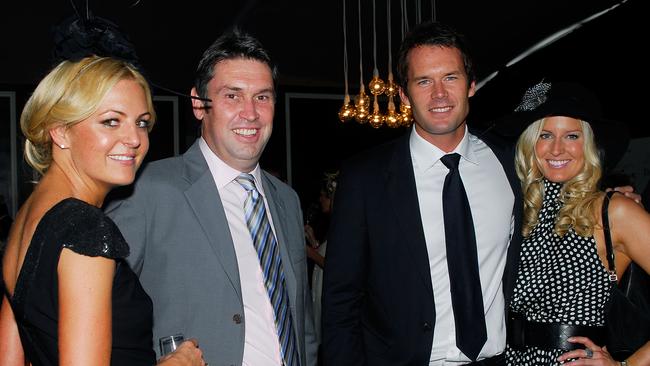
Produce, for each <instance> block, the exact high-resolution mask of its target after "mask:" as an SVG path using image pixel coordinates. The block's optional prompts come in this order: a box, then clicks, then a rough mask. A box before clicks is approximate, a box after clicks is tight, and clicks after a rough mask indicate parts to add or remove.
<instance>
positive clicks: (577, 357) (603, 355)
mask: <svg viewBox="0 0 650 366" xmlns="http://www.w3.org/2000/svg"><path fill="white" fill-rule="evenodd" d="M568 341H569V342H571V343H581V344H583V345H584V346H585V349H576V350H573V351H569V352H567V353H564V354H563V355H561V356H560V357H558V358H557V360H558V361H560V362H562V361H566V360H569V359H573V361H570V362H567V363H565V364H564V366H572V365H596V366H619V365H620V363H619V362H618V361H615V360H614V359H613V358H612V356H611V355H610V354H609V352H607V347H602V348H601V347H599V346H598V345H596V344H595V343H594V342H592V341H591V339H589V338H587V337H571V338H569V339H568Z"/></svg>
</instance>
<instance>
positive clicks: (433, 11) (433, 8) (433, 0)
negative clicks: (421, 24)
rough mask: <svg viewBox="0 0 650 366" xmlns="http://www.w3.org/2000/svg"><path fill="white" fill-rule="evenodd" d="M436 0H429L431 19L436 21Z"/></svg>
mask: <svg viewBox="0 0 650 366" xmlns="http://www.w3.org/2000/svg"><path fill="white" fill-rule="evenodd" d="M436 10H437V9H436V0H431V20H432V21H434V22H435V21H436V20H438V16H437V15H438V14H436Z"/></svg>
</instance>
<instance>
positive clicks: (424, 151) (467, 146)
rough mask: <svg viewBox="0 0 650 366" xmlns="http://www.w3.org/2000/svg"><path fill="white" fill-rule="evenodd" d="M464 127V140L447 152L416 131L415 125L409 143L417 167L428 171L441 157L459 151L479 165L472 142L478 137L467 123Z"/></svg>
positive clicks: (462, 155) (465, 157)
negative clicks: (470, 130)
mask: <svg viewBox="0 0 650 366" xmlns="http://www.w3.org/2000/svg"><path fill="white" fill-rule="evenodd" d="M464 129H465V131H464V134H463V138H462V140H460V142H459V143H458V145H457V146H456V148H454V150H453V151H451V152H449V153H447V152H444V151H443V150H441V149H440V148H438V147H437V146H435V145H433V144H432V143H430V142H429V141H427V140H425V139H424V138H423V137H422V136H420V135H419V134H418V133H417V132H416V131H415V127H413V128H412V129H411V136H410V139H409V144H410V147H411V158H412V159H413V165H414V166H415V167H416V169H419V170H422V171H426V170H428V169H430V168H431V167H433V166H434V165H435V164H437V163H438V162H439V161H440V158H441V157H443V156H444V155H446V154H451V153H458V154H459V155H460V156H461V157H462V158H463V159H464V160H466V161H468V162H470V163H472V164H476V165H478V163H479V162H478V159H477V157H476V153H475V152H474V144H473V143H472V142H473V141H475V140H476V139H477V137H476V136H474V135H472V134H470V133H469V131H468V129H467V125H465V126H464Z"/></svg>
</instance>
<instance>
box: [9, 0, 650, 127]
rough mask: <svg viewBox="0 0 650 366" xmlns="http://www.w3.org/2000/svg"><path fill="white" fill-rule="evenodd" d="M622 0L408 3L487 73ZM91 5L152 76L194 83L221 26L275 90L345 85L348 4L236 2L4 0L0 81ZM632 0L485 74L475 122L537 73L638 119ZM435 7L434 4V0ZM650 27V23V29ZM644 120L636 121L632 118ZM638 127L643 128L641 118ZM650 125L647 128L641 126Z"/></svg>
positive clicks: (354, 14)
mask: <svg viewBox="0 0 650 366" xmlns="http://www.w3.org/2000/svg"><path fill="white" fill-rule="evenodd" d="M401 2H402V0H392V1H391V16H392V28H391V34H392V37H391V39H392V40H393V42H392V44H393V47H392V48H393V52H395V49H396V48H397V46H398V43H399V39H400V38H401V35H402V31H401V28H402V27H401V20H402V18H403V16H402V13H401V11H400V5H401ZM618 2H619V0H590V1H567V0H526V1H519V0H505V1H470V0H448V1H442V0H437V1H436V0H430V1H427V0H424V1H421V0H406V4H407V14H408V15H407V19H408V22H409V24H410V25H413V24H414V23H415V22H416V18H417V13H418V11H417V8H418V7H419V8H420V11H419V13H420V19H422V20H428V19H430V18H432V13H434V12H435V17H436V18H437V19H438V20H441V21H443V22H446V23H448V24H451V25H453V26H455V27H457V28H458V29H460V30H461V31H463V32H464V33H465V34H466V35H467V36H468V38H469V40H470V42H471V43H472V46H473V48H474V51H475V54H474V57H475V61H476V63H477V66H478V76H479V79H482V78H484V77H486V76H487V75H489V74H490V73H492V72H493V71H496V70H499V69H502V67H503V65H505V64H506V63H507V62H508V61H509V60H511V59H512V58H514V57H515V56H517V55H518V54H520V53H521V52H522V51H524V50H526V49H527V48H528V47H530V46H531V45H532V44H534V43H535V42H537V41H539V40H541V39H543V38H545V37H546V36H548V35H550V34H552V33H553V32H556V31H558V30H560V29H562V28H564V27H566V26H569V25H571V24H573V23H575V22H578V21H580V20H583V19H585V18H586V17H588V16H590V15H592V14H594V13H597V12H598V11H601V10H604V9H606V8H608V7H611V6H612V5H614V4H617V3H618ZM73 3H75V4H76V6H77V7H78V8H82V9H83V8H84V7H85V6H86V5H85V4H89V8H90V9H91V10H92V12H93V13H94V14H95V15H96V16H99V17H102V18H106V19H109V20H111V21H113V22H115V23H117V24H118V25H120V26H121V27H122V29H123V30H124V31H125V33H127V34H128V36H129V37H130V39H131V40H132V41H133V43H134V44H135V46H136V51H137V53H138V55H139V57H140V59H141V62H142V64H143V65H144V68H145V69H146V70H147V72H148V73H149V75H150V77H151V79H152V80H154V81H155V82H156V83H157V84H160V85H164V86H167V87H169V88H171V89H174V90H178V91H183V92H187V91H188V90H189V89H190V88H191V83H192V77H193V71H194V69H195V66H196V64H197V62H198V60H199V58H200V54H201V52H202V51H203V50H204V49H205V48H206V47H207V46H208V45H209V44H210V43H211V42H212V41H213V40H214V39H215V38H216V37H217V36H218V35H219V34H221V33H222V32H223V31H224V30H226V29H228V28H231V27H232V26H233V25H238V26H239V27H240V28H242V29H244V30H246V31H248V32H250V33H252V34H253V35H255V36H257V37H258V38H259V39H260V40H261V41H262V43H263V44H264V45H265V46H266V48H268V49H269V50H270V52H271V54H272V56H273V57H274V58H275V60H276V62H277V63H278V65H279V70H280V91H281V92H282V91H310V92H327V93H337V94H340V93H342V92H343V83H344V76H343V48H344V47H343V35H342V31H343V5H342V4H343V3H344V2H343V1H342V0H329V1H309V0H266V1H262V0H241V1H227V2H225V1H218V0H213V1H202V0H197V1H193V2H192V1H182V2H181V1H175V0H167V1H153V0H129V1H126V0H112V1H104V2H92V1H89V0H88V1H81V0H48V1H42V2H34V1H5V2H3V5H2V11H0V45H2V49H3V52H2V56H0V84H3V85H30V86H31V85H33V84H34V83H36V82H37V81H38V80H39V79H40V77H41V76H42V75H44V73H45V71H46V70H47V68H48V67H49V65H50V54H51V50H52V37H51V32H50V29H51V27H52V26H53V25H56V24H57V23H59V22H60V21H62V20H63V19H64V18H66V17H68V16H70V15H72V14H73V13H74V11H73V5H72V4H73ZM641 3H642V1H641V0H628V1H627V2H625V3H624V4H622V5H621V6H620V7H619V8H617V9H615V10H613V11H611V12H610V13H608V14H605V15H603V16H602V17H599V18H598V19H595V20H593V21H591V22H589V23H588V24H585V25H584V26H583V27H582V28H580V29H577V30H576V31H574V32H573V33H572V34H570V35H569V36H567V37H565V38H563V39H561V40H560V41H558V42H556V43H555V44H553V45H551V46H549V47H548V48H546V49H544V50H542V51H539V52H537V53H535V54H533V55H531V56H530V57H528V58H526V59H524V60H523V61H521V62H519V63H518V64H517V65H515V66H513V67H511V68H510V69H508V70H504V71H502V72H501V74H500V75H499V76H498V77H497V78H495V79H494V80H492V81H490V82H489V83H488V84H487V85H486V86H485V87H484V88H483V89H482V90H480V91H479V92H478V93H477V95H476V96H475V98H474V100H475V101H474V104H475V106H473V114H472V116H474V118H475V119H477V120H489V119H491V118H492V117H493V116H497V115H500V114H502V113H505V112H507V111H508V110H510V109H511V108H512V106H514V104H516V101H517V98H518V96H519V95H520V94H521V91H522V89H523V88H524V86H525V85H530V84H531V83H533V82H536V81H538V80H539V79H541V78H542V77H547V78H556V79H559V78H561V79H573V80H578V81H581V82H583V83H585V84H586V85H588V86H589V87H591V88H593V89H595V90H596V92H597V93H598V94H599V96H600V97H601V99H602V100H603V102H604V104H605V110H606V112H607V114H611V115H610V117H614V118H617V117H618V118H622V119H624V120H629V121H635V120H637V119H639V116H640V115H639V114H638V111H639V107H640V106H641V105H642V103H643V102H644V101H641V96H640V95H641V93H639V94H637V93H635V92H633V90H638V89H639V88H643V87H644V86H645V85H648V84H647V83H646V81H647V80H648V77H647V75H646V74H647V73H646V72H645V67H644V63H645V59H643V58H642V57H641V56H640V54H639V53H640V52H641V50H640V48H641V47H642V46H645V45H646V44H647V41H646V40H645V38H642V35H641V34H642V32H643V29H644V28H645V27H646V25H645V22H646V19H645V17H644V18H642V14H646V13H644V12H643V11H641V10H640V6H641ZM345 4H346V6H345V8H346V12H347V22H346V25H347V32H348V39H347V51H348V61H349V65H350V66H349V80H350V91H351V94H353V93H356V92H358V84H359V39H358V36H359V32H358V29H359V23H358V15H359V13H358V11H357V4H358V3H357V1H354V0H346V1H345ZM433 4H435V5H434V7H435V11H432V5H433ZM361 6H362V11H361V23H362V26H361V35H362V50H363V55H362V56H363V70H364V75H363V77H364V80H365V81H366V82H367V81H368V80H369V79H370V77H371V73H372V66H373V47H372V46H373V42H372V40H373V38H372V35H373V32H372V30H373V16H372V14H373V12H372V8H373V1H370V0H362V1H361ZM376 6H377V9H376V13H375V14H376V19H377V25H376V34H377V57H378V60H377V64H378V67H379V70H380V74H381V76H382V77H384V78H385V77H386V71H385V70H386V68H387V66H386V65H387V58H388V52H387V48H388V45H387V38H388V37H387V33H388V30H387V26H386V18H387V14H386V13H387V12H386V0H376ZM645 32H647V31H645ZM637 125H640V124H637ZM637 127H638V128H641V127H639V126H637ZM644 131H645V130H644Z"/></svg>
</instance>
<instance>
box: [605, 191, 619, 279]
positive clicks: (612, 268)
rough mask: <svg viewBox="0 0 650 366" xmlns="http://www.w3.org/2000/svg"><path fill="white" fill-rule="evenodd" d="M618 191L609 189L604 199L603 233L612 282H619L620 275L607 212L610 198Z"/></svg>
mask: <svg viewBox="0 0 650 366" xmlns="http://www.w3.org/2000/svg"><path fill="white" fill-rule="evenodd" d="M614 193H616V192H615V191H609V192H607V193H605V198H604V199H603V213H602V215H603V234H604V235H605V248H606V249H607V264H608V267H609V280H610V281H611V282H618V276H617V275H616V257H615V256H614V247H613V246H612V237H611V233H610V230H609V215H608V214H607V208H608V207H609V200H610V198H612V196H613V195H614Z"/></svg>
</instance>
